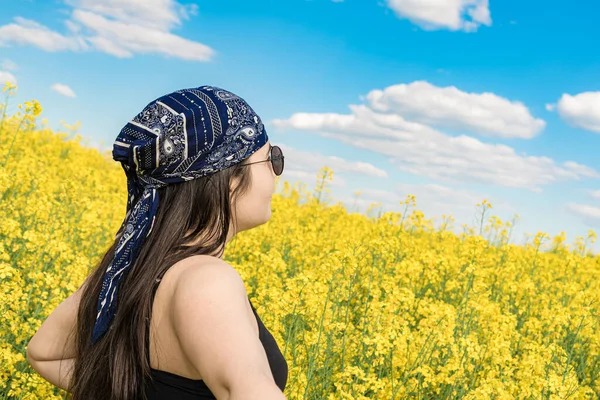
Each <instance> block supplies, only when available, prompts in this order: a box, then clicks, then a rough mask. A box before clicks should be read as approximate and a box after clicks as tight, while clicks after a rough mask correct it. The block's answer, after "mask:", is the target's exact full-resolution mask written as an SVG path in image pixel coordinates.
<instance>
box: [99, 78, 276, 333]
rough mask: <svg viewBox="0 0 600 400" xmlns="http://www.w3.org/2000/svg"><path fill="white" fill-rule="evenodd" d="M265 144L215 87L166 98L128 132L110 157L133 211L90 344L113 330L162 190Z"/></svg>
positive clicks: (239, 105)
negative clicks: (120, 172) (123, 285)
mask: <svg viewBox="0 0 600 400" xmlns="http://www.w3.org/2000/svg"><path fill="white" fill-rule="evenodd" d="M267 141H268V137H267V133H266V131H265V127H264V125H263V123H262V121H261V119H260V118H259V116H258V115H256V113H255V112H254V110H252V108H250V106H249V105H248V103H246V101H245V100H243V99H242V98H241V97H239V96H236V95H235V94H233V93H231V92H228V91H226V90H223V89H221V88H218V87H214V86H201V87H197V88H192V89H183V90H178V91H175V92H173V93H170V94H167V95H164V96H162V97H160V98H158V99H156V100H154V101H152V102H151V103H149V104H148V105H147V106H146V107H145V108H144V109H143V110H142V111H141V112H140V113H139V114H138V115H137V116H135V118H133V120H131V121H130V122H128V123H127V124H126V125H125V126H124V127H123V129H122V130H121V132H120V133H119V135H118V136H117V138H116V140H115V142H114V146H113V152H112V154H113V159H114V160H116V161H120V162H121V165H122V167H123V169H124V170H125V174H126V175H127V191H128V198H127V213H126V216H125V220H124V221H123V224H122V225H121V228H120V229H119V232H118V233H117V235H116V236H115V240H117V238H119V235H121V236H120V238H119V241H118V245H117V247H116V250H115V254H114V258H113V260H112V261H111V263H110V264H109V266H108V268H107V270H106V272H105V275H104V281H103V283H102V289H101V291H100V296H99V298H98V310H97V311H98V313H97V315H96V323H95V325H94V331H93V333H92V340H91V343H92V344H93V343H95V342H96V340H98V339H99V338H100V337H101V336H102V335H103V334H104V333H105V332H106V331H107V330H108V328H109V326H110V323H111V321H112V320H113V318H114V315H115V312H116V306H117V304H116V299H117V292H118V290H119V285H120V283H121V281H122V279H123V278H124V277H125V275H126V274H127V272H128V271H129V269H130V268H131V267H132V266H133V264H134V263H135V260H136V257H137V255H138V253H139V250H140V248H141V246H142V244H143V242H144V240H145V238H146V237H148V235H149V234H150V232H151V231H152V226H153V224H154V217H155V214H156V210H157V208H158V200H159V199H158V192H157V190H156V189H158V188H160V187H163V186H166V185H169V184H172V183H178V182H184V181H189V180H191V179H195V178H199V177H202V176H206V175H210V174H213V173H215V172H217V171H221V170H223V169H226V168H228V167H230V166H232V165H234V164H237V163H239V162H240V161H242V160H243V159H245V158H247V157H249V156H250V155H252V154H253V153H255V152H256V151H257V150H259V149H260V148H261V147H262V146H264V145H265V144H266V142H267Z"/></svg>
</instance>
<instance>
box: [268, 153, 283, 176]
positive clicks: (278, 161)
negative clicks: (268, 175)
mask: <svg viewBox="0 0 600 400" xmlns="http://www.w3.org/2000/svg"><path fill="white" fill-rule="evenodd" d="M271 163H272V164H273V172H275V175H281V173H282V172H283V152H282V151H281V149H280V148H279V147H278V146H273V147H271Z"/></svg>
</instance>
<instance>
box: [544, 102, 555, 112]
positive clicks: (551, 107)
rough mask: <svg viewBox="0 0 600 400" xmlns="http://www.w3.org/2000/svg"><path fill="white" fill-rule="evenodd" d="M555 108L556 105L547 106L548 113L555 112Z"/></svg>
mask: <svg viewBox="0 0 600 400" xmlns="http://www.w3.org/2000/svg"><path fill="white" fill-rule="evenodd" d="M555 108H556V104H546V110H547V111H554V109H555Z"/></svg>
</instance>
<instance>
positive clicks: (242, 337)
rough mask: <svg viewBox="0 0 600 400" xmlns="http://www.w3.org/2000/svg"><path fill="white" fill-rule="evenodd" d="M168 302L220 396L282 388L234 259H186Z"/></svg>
mask: <svg viewBox="0 0 600 400" xmlns="http://www.w3.org/2000/svg"><path fill="white" fill-rule="evenodd" d="M169 308H170V312H169V313H168V314H169V319H170V323H171V326H172V329H173V332H174V333H175V336H176V338H177V340H178V341H179V344H180V347H181V349H182V351H183V353H184V354H185V357H186V358H187V360H188V361H189V363H190V364H191V365H192V366H193V367H194V369H196V371H197V372H198V375H200V376H202V379H203V380H204V382H205V383H206V385H207V386H208V387H209V389H211V391H212V392H213V393H215V395H216V397H217V398H220V397H223V398H228V397H231V396H232V394H234V393H235V394H237V395H241V394H242V393H248V392H249V391H255V390H267V391H268V392H269V391H270V392H272V393H276V392H277V390H278V389H277V387H276V385H275V383H274V381H273V376H272V374H271V370H270V368H269V363H268V360H267V358H266V354H265V351H264V348H263V347H262V344H261V342H260V340H259V337H258V335H257V334H256V331H255V325H256V321H255V320H254V321H253V319H254V315H253V313H252V310H251V309H250V306H249V303H248V297H247V293H246V287H245V285H244V282H243V280H242V278H241V276H240V275H239V273H238V272H237V271H236V270H235V269H234V268H233V267H232V266H231V265H229V264H228V263H227V262H225V261H223V260H221V259H218V258H214V257H199V258H195V259H187V260H186V265H185V266H184V267H183V268H182V270H181V271H180V273H179V274H178V276H177V278H176V279H175V283H174V287H173V292H172V295H171V299H170V304H169ZM253 324H254V325H253ZM257 383H258V386H256V385H257ZM256 387H259V388H260V389H256ZM257 395H259V393H257ZM233 397H235V396H233ZM274 398H281V397H278V396H276V397H274Z"/></svg>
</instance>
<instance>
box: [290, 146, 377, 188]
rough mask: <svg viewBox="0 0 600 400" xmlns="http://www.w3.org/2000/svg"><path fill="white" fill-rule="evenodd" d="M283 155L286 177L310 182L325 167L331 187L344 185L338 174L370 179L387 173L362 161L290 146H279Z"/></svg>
mask: <svg viewBox="0 0 600 400" xmlns="http://www.w3.org/2000/svg"><path fill="white" fill-rule="evenodd" d="M279 147H281V150H282V151H283V153H284V155H285V171H284V175H286V177H294V178H297V179H301V180H304V181H308V182H312V181H315V180H316V178H317V173H318V171H319V169H320V168H321V167H324V166H327V167H329V168H331V169H332V170H333V181H332V182H331V183H332V184H333V185H340V186H341V185H345V183H346V181H345V180H344V179H342V178H341V177H339V174H340V173H351V174H360V175H365V176H371V177H379V178H387V176H388V175H387V173H386V172H385V171H384V170H382V169H380V168H377V167H375V166H374V165H372V164H369V163H366V162H362V161H354V162H350V161H346V160H344V159H343V158H340V157H336V156H325V155H322V154H319V153H317V152H306V151H300V150H296V149H294V148H292V147H290V146H286V145H284V144H279Z"/></svg>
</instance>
